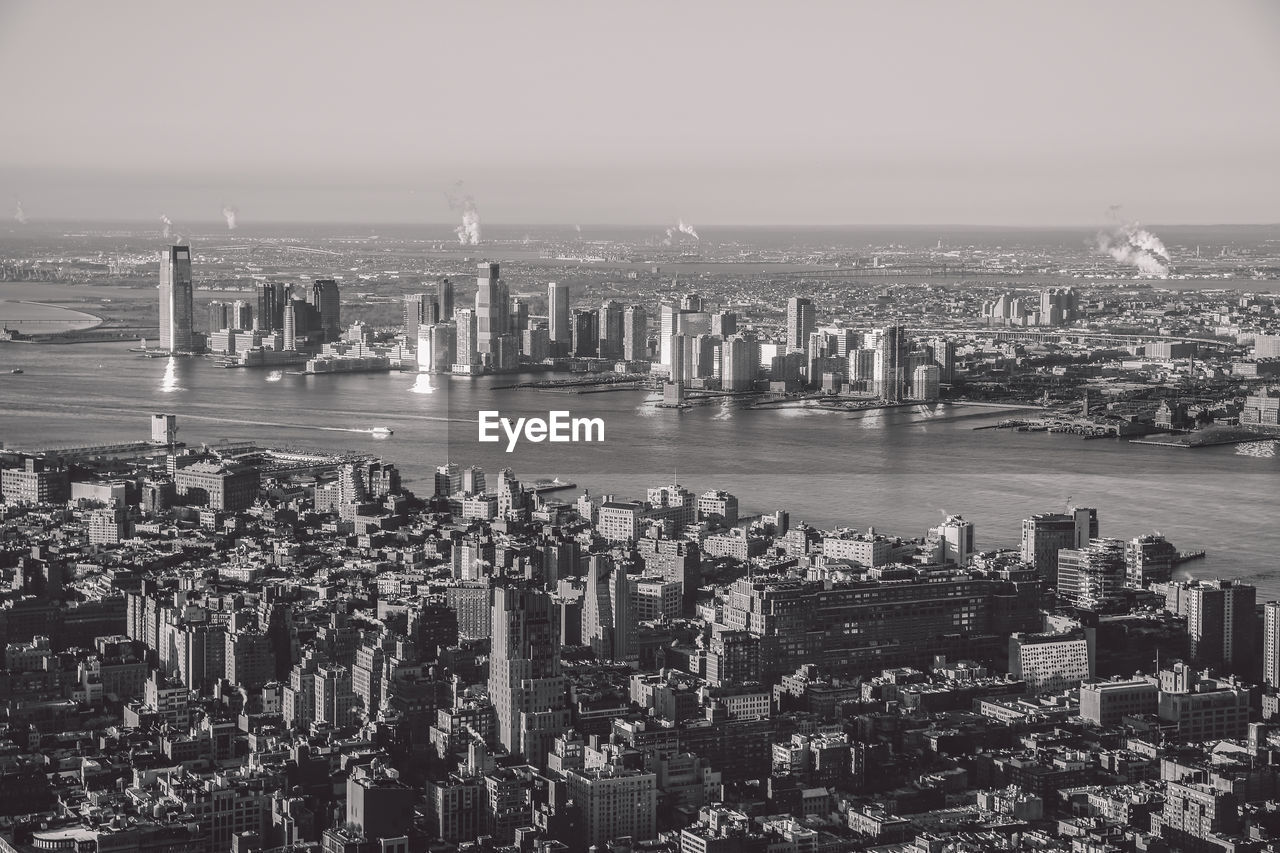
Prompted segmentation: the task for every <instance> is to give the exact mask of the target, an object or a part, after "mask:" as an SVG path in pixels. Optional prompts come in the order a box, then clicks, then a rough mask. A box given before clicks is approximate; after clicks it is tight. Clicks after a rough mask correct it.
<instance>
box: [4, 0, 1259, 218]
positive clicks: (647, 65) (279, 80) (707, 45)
mask: <svg viewBox="0 0 1280 853" xmlns="http://www.w3.org/2000/svg"><path fill="white" fill-rule="evenodd" d="M67 8H68V5H66V4H59V3H49V4H26V3H21V2H16V3H9V4H6V5H5V7H4V8H3V9H2V10H0V91H3V92H4V93H5V98H6V102H7V103H8V104H9V105H10V110H11V112H12V114H14V115H19V116H23V117H24V119H25V120H24V121H20V122H15V123H14V126H13V128H12V129H11V131H10V133H9V134H8V135H7V137H6V140H5V142H4V143H3V144H2V145H0V205H2V206H0V210H4V211H5V218H6V219H9V218H10V216H11V215H12V214H13V213H14V212H15V211H16V206H17V204H18V203H21V204H22V207H23V210H24V212H25V215H26V216H27V217H28V218H29V220H31V221H33V222H34V221H38V220H41V219H44V220H50V219H73V220H74V219H94V220H107V221H120V220H139V221H145V220H148V219H152V218H154V219H156V220H158V219H159V217H160V216H161V214H167V215H168V216H169V217H171V218H172V219H173V220H174V221H175V222H181V221H197V220H205V219H210V218H213V217H216V216H217V214H218V212H219V211H220V210H221V209H222V208H223V207H226V206H231V207H234V208H236V209H238V211H239V212H240V215H241V216H242V218H243V222H244V223H245V224H249V223H251V222H253V221H258V222H284V221H304V220H307V221H326V222H344V221H346V222H367V223H382V222H388V223H390V222H405V223H423V224H428V223H437V222H448V221H453V222H455V224H456V222H457V220H456V219H455V218H454V217H455V214H454V213H453V212H451V210H450V206H449V202H448V200H447V198H446V195H447V194H449V193H450V192H451V191H452V190H453V189H454V187H455V185H456V183H457V182H458V181H460V180H461V181H464V182H465V185H466V192H467V193H469V194H470V195H472V196H473V197H474V199H475V202H476V205H477V207H478V210H479V215H480V217H481V219H482V221H483V222H486V223H487V222H505V223H527V224H550V223H575V222H577V223H586V222H609V223H614V224H620V225H623V224H625V225H629V224H650V223H672V224H674V223H675V222H677V221H678V220H679V219H681V218H684V219H687V220H689V221H691V222H694V223H698V224H703V223H724V224H728V223H733V224H738V225H777V224H782V223H786V224H790V225H795V226H831V225H861V224H866V225H884V224H896V225H937V224H958V225H1031V226H1067V225H1081V226H1091V225H1096V224H1099V223H1101V222H1102V221H1103V220H1104V216H1105V212H1106V211H1107V209H1108V208H1109V207H1110V206H1111V205H1113V204H1116V203H1120V204H1123V205H1124V209H1125V211H1126V215H1128V216H1130V217H1132V218H1134V219H1138V220H1141V221H1143V222H1147V223H1174V224H1202V223H1240V224H1249V223H1274V222H1277V221H1280V174H1277V172H1276V170H1275V169H1274V168H1272V163H1271V160H1272V153H1273V152H1274V151H1275V150H1277V149H1278V148H1280V117H1278V116H1276V115H1275V113H1274V111H1272V110H1266V109H1264V108H1262V107H1261V104H1260V103H1259V102H1260V100H1261V99H1260V98H1258V97H1256V94H1260V93H1262V92H1267V91H1273V90H1274V89H1275V88H1276V86H1277V84H1280V58H1277V56H1276V52H1275V51H1274V50H1271V49H1270V48H1271V46H1273V45H1274V44H1275V42H1276V39H1275V36H1276V35H1280V10H1278V9H1277V8H1276V7H1275V6H1273V5H1271V4H1265V3H1248V2H1238V3H1232V4H1228V5H1227V6H1226V7H1225V8H1227V9H1229V12H1228V13H1223V12H1222V11H1221V10H1222V9H1223V8H1224V6H1223V5H1215V6H1214V13H1206V11H1205V8H1204V7H1203V6H1200V5H1199V4H1192V3H1146V2H1139V3H1128V4H1124V5H1123V6H1121V7H1119V8H1115V7H1113V6H1111V5H1110V4H1102V3H1084V4H1070V5H1067V4H1062V5H1058V6H1045V5H1037V6H1028V5H1025V4H1012V3H1004V2H984V3H974V4H966V5H965V6H964V8H963V9H957V8H950V7H927V14H920V11H919V9H920V7H910V6H903V7H893V8H878V7H875V6H871V5H868V4H862V5H854V4H827V3H815V4H811V5H809V6H806V7H805V8H804V9H803V10H802V11H801V12H800V13H796V12H794V11H791V12H789V13H788V12H781V11H777V10H773V9H765V10H760V9H745V10H744V9H741V8H739V7H737V6H733V7H730V6H728V5H727V4H715V3H713V4H705V5H700V6H699V7H697V8H694V9H687V8H684V7H679V6H676V5H674V4H657V5H652V4H649V5H646V6H645V7H626V6H623V7H607V8H604V7H589V6H579V5H577V4H567V3H562V4H551V5H546V6H538V7H536V8H520V7H517V8H512V9H506V10H504V15H503V17H501V18H498V17H495V16H493V15H487V16H486V14H485V13H484V11H483V10H473V9H454V8H439V9H436V8H431V9H422V8H419V7H416V6H412V5H401V4H384V5H381V6H377V7H375V8H374V9H373V10H371V11H370V10H362V11H361V12H360V13H358V14H355V13H352V12H350V10H343V9H342V8H341V7H338V6H329V7H321V11H320V12H319V13H317V14H308V15H299V14H296V12H297V10H298V9H301V8H302V7H300V6H293V5H289V4H282V5H280V6H273V7H272V8H269V9H258V8H251V7H249V6H247V5H245V4H237V3H231V4H227V5H225V6H222V5H220V6H218V7H217V8H213V9H201V10H200V11H199V12H198V13H197V12H195V11H194V10H193V8H192V7H183V6H178V7H176V8H175V7H173V6H172V5H164V4H153V3H145V2H139V3H132V4H129V5H127V6H124V7H121V6H113V7H110V8H109V9H107V8H98V7H93V6H83V7H81V6H77V7H75V14H74V15H67V14H64V10H66V9H67ZM122 8H123V9H124V11H123V12H121V11H120V10H121V9H122ZM306 8H307V10H308V11H310V10H312V9H313V8H314V7H311V6H308V7H306ZM730 9H732V12H730V11H729V10H730ZM677 11H678V13H677ZM246 21H249V22H252V26H248V27H246V26H245V25H244V24H245V22H246ZM55 27H56V30H55ZM175 32H177V33H181V34H182V36H181V37H178V38H174V37H173V34H174V33H175ZM866 33H871V34H875V33H881V34H883V35H885V36H898V37H896V38H889V37H886V38H877V37H867V36H866V35H863V34H866ZM1044 33H1053V34H1054V37H1053V38H1052V39H1046V38H1045V37H1044V36H1043V34H1044ZM55 34H56V37H54V36H55ZM459 34H460V35H459ZM851 46H852V47H853V49H850V48H851ZM167 105H172V106H167Z"/></svg>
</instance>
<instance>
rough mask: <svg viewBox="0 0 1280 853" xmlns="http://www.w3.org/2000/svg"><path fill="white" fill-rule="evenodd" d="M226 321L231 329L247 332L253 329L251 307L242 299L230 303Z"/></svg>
mask: <svg viewBox="0 0 1280 853" xmlns="http://www.w3.org/2000/svg"><path fill="white" fill-rule="evenodd" d="M227 321H228V322H229V323H230V324H231V325H230V328H232V329H244V330H246V331H248V330H249V329H252V328H253V306H252V305H250V304H249V303H248V302H247V301H245V300H243V299H237V300H236V301H235V302H232V303H231V307H230V310H229V311H228V314H227ZM223 328H227V327H225V326H224V327H223Z"/></svg>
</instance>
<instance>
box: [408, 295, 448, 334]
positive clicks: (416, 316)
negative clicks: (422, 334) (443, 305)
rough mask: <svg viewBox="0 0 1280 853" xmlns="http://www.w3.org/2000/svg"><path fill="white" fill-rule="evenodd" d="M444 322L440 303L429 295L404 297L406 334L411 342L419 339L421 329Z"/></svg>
mask: <svg viewBox="0 0 1280 853" xmlns="http://www.w3.org/2000/svg"><path fill="white" fill-rule="evenodd" d="M440 322H443V318H441V316H440V303H439V302H437V301H436V297H434V296H432V295H431V294H429V293H409V294H406V295H405V297H404V334H405V337H406V338H408V339H409V340H410V341H416V340H418V337H419V328H420V327H422V326H433V325H435V324H436V323H440Z"/></svg>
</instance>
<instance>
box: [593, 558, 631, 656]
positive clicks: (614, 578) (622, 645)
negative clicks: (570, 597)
mask: <svg viewBox="0 0 1280 853" xmlns="http://www.w3.org/2000/svg"><path fill="white" fill-rule="evenodd" d="M582 639H583V642H584V643H589V644H590V645H591V651H592V652H593V653H594V654H595V656H596V657H597V658H598V659H600V660H619V661H625V660H628V659H630V658H636V657H638V651H637V649H636V612H635V604H634V602H633V601H632V600H631V586H630V584H629V583H628V582H627V572H626V569H625V568H623V567H622V566H621V565H617V564H615V563H614V562H613V560H611V559H610V558H609V557H607V556H605V555H603V554H593V555H592V557H591V560H590V564H589V568H588V570H587V587H586V595H585V596H584V598H583V601H582Z"/></svg>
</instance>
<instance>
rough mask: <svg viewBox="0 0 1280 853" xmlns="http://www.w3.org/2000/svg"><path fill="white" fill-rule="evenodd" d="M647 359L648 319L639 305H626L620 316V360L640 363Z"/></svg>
mask: <svg viewBox="0 0 1280 853" xmlns="http://www.w3.org/2000/svg"><path fill="white" fill-rule="evenodd" d="M648 357H649V318H648V315H647V314H646V313H645V310H644V308H643V307H642V306H640V305H628V306H627V308H626V310H625V311H623V314H622V358H623V360H624V361H642V360H644V359H646V358H648Z"/></svg>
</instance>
